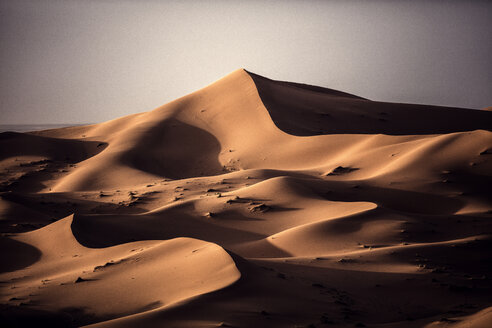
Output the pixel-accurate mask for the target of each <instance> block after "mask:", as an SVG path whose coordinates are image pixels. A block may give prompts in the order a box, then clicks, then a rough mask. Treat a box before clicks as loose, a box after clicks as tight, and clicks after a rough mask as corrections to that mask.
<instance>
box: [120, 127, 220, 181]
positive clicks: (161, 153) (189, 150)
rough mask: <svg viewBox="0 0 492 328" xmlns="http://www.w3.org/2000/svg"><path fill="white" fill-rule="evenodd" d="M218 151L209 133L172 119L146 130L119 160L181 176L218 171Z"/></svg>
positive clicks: (146, 168)
mask: <svg viewBox="0 0 492 328" xmlns="http://www.w3.org/2000/svg"><path fill="white" fill-rule="evenodd" d="M142 149H146V150H148V151H145V153H142V151H141V150H142ZM219 153H220V144H219V142H218V140H217V139H216V138H215V137H214V136H213V135H212V134H210V133H208V132H207V131H204V130H202V129H200V128H196V127H194V126H192V125H188V124H186V123H183V122H180V121H178V120H174V119H172V120H166V121H164V122H163V123H162V124H159V125H157V126H155V127H153V128H151V129H149V131H146V132H145V133H144V134H143V136H142V137H141V138H139V139H138V140H137V141H136V143H135V146H134V147H133V148H131V149H129V150H128V151H127V152H125V153H124V154H123V155H122V156H121V157H122V159H121V160H122V161H123V162H124V163H127V164H128V165H129V166H131V167H134V168H137V169H139V170H142V171H145V172H148V173H151V174H155V175H158V176H162V177H167V178H171V179H185V178H191V177H199V176H207V175H216V174H219V173H221V172H222V166H221V165H220V163H219V161H218V156H219Z"/></svg>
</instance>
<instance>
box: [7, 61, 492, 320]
mask: <svg viewBox="0 0 492 328" xmlns="http://www.w3.org/2000/svg"><path fill="white" fill-rule="evenodd" d="M491 128H492V112H490V110H472V109H462V108H447V107H436V106H425V105H411V104H396V103H384V102H377V101H371V100H368V99H364V98H361V97H358V96H355V95H351V94H348V93H344V92H340V91H336V90H331V89H326V88H321V87H316V86H309V85H304V84H299V83H291V82H280V81H273V80H270V79H267V78H265V77H262V76H259V75H256V74H254V73H250V72H248V71H246V70H243V69H239V70H237V71H234V72H233V73H231V74H229V75H227V76H226V77H224V78H222V79H221V80H219V81H217V82H215V83H213V84H211V85H209V86H207V87H205V88H203V89H201V90H198V91H196V92H194V93H192V94H189V95H187V96H185V97H182V98H180V99H177V100H175V101H172V102H170V103H168V104H165V105H163V106H161V107H159V108H156V109H154V110H152V111H149V112H145V113H140V114H134V115H130V116H126V117H122V118H118V119H115V120H112V121H109V122H105V123H100V124H95V125H87V126H76V127H69V128H61V129H52V130H45V131H37V132H31V133H14V132H6V133H1V134H0V172H1V176H0V190H1V194H0V195H1V198H0V218H1V220H0V228H1V232H2V236H1V237H0V247H2V252H1V255H0V263H2V266H1V270H0V299H1V304H2V305H1V306H0V309H1V311H0V325H1V326H2V327H23V326H25V327H30V326H33V325H35V326H49V327H72V326H90V327H424V326H425V327H456V328H458V327H490V326H492V299H491V297H490V295H492V282H491V279H492V264H491V263H492V225H491V224H490V220H491V216H492V202H491V192H490V186H491V185H492V160H491V158H492V133H491V131H490V130H491Z"/></svg>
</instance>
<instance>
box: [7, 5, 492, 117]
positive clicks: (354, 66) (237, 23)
mask: <svg viewBox="0 0 492 328" xmlns="http://www.w3.org/2000/svg"><path fill="white" fill-rule="evenodd" d="M0 46H1V49H0V50H1V51H0V123H1V124H8V123H16V124H18V123H25V124H27V123H80V122H100V121H105V120H109V119H113V118H116V117H119V116H122V115H126V114H130V113H135V112H141V111H147V110H150V109H153V108H155V107H157V106H160V105H162V104H164V103H166V102H168V101H171V100H173V99H175V98H178V97H180V96H183V95H185V94H187V93H190V92H192V91H195V90H197V89H199V88H201V87H204V86H206V85H207V84H209V83H211V82H213V81H215V80H217V79H219V78H220V77H222V76H224V75H226V74H228V73H229V72H231V71H233V70H235V69H237V68H240V67H244V68H246V69H248V70H250V71H252V72H255V73H257V74H260V75H264V76H267V77H270V78H273V79H281V80H288V81H295V82H304V83H309V84H315V85H320V86H325V87H329V88H334V89H338V90H342V91H346V92H350V93H354V94H357V95H360V96H362V97H367V98H369V99H373V100H385V101H395V102H411V103H427V104H437V105H448V106H457V107H471V108H482V107H486V106H492V60H491V58H492V1H347V0H345V1H305V0H304V1H265V0H264V1H251V0H248V1H225V0H224V1H157V0H139V1H137V0H135V1H130V0H120V1H117V0H100V1H96V0H80V1H70V0H51V1H48V0H32V1H26V0H9V1H6V0H0Z"/></svg>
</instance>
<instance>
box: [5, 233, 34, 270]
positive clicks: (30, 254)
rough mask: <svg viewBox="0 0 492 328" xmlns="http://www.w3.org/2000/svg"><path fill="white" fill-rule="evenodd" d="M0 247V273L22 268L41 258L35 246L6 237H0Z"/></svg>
mask: <svg viewBox="0 0 492 328" xmlns="http://www.w3.org/2000/svg"><path fill="white" fill-rule="evenodd" d="M0 249H2V252H0V263H2V265H1V266H0V273H4V272H12V271H16V270H20V269H23V268H25V267H28V266H30V265H31V264H33V263H36V262H37V261H38V260H39V259H40V258H41V252H40V251H39V250H38V249H37V248H36V247H33V246H31V245H28V244H25V243H23V242H20V241H17V240H14V239H10V238H7V237H0Z"/></svg>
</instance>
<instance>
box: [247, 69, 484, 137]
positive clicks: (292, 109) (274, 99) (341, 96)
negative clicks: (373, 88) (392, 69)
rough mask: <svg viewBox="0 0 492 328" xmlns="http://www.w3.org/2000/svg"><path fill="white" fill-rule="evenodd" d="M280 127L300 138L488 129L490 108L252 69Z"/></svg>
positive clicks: (256, 83) (257, 83)
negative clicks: (286, 78) (371, 96)
mask: <svg viewBox="0 0 492 328" xmlns="http://www.w3.org/2000/svg"><path fill="white" fill-rule="evenodd" d="M250 75H251V78H252V79H253V81H254V83H255V85H256V87H257V88H258V93H259V95H260V97H261V100H262V102H263V103H264V104H265V107H266V108H267V109H268V112H269V113H270V115H271V117H272V120H273V121H274V122H275V124H276V125H277V126H278V127H279V129H281V130H283V131H285V132H286V133H289V134H293V135H298V136H312V135H322V134H335V133H336V134H351V133H355V134H377V133H382V134H389V135H410V134H413V135H415V134H437V133H452V132H463V131H473V130H478V129H484V130H488V131H490V129H491V127H492V114H491V113H490V111H484V110H476V111H470V110H466V109H461V108H447V107H438V106H425V105H411V104H394V103H385V102H378V101H370V100H367V99H363V98H360V97H357V96H353V95H350V94H346V93H343V92H339V91H335V90H330V89H323V88H319V87H314V86H309V85H302V84H298V83H290V82H282V81H272V80H269V79H267V78H264V77H262V76H259V75H256V74H253V73H250Z"/></svg>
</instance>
